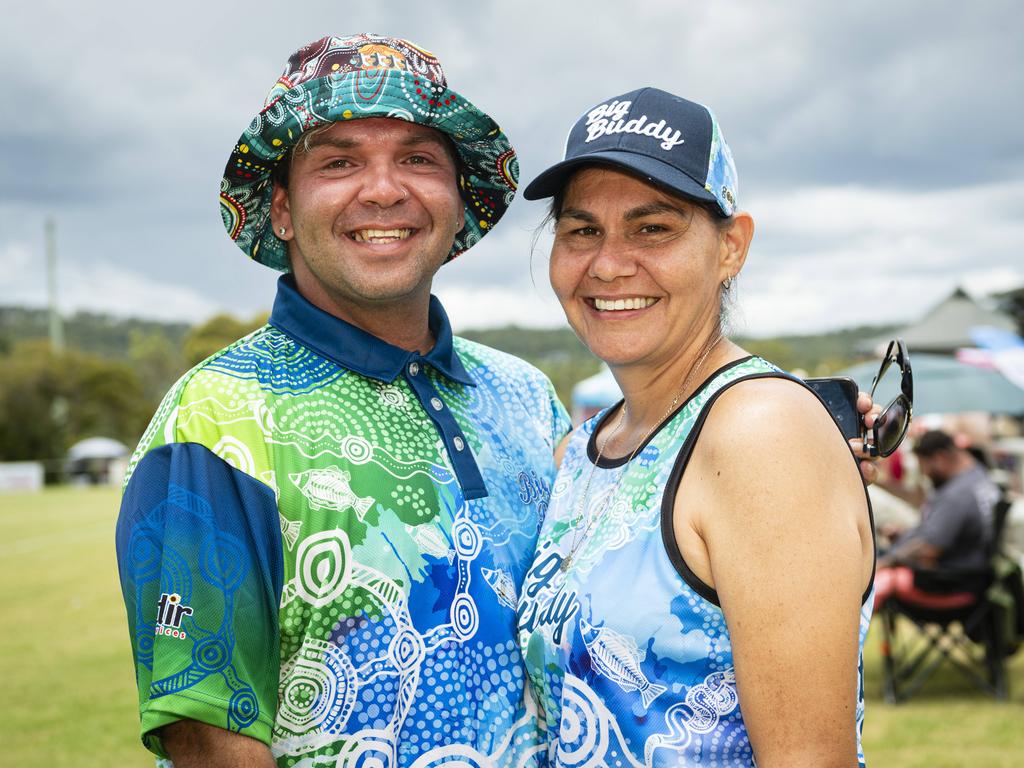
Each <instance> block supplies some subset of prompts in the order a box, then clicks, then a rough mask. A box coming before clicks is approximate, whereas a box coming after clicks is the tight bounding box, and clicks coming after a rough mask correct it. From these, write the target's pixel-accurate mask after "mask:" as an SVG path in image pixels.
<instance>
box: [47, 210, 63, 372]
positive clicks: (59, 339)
mask: <svg viewBox="0 0 1024 768" xmlns="http://www.w3.org/2000/svg"><path fill="white" fill-rule="evenodd" d="M44 228H45V230H46V286H47V292H48V294H49V295H48V298H49V305H50V348H51V349H53V351H54V352H55V353H56V354H58V355H59V354H61V353H62V352H63V351H64V322H63V321H62V320H61V317H60V312H58V311H57V222H56V221H55V220H54V218H53V217H52V216H47V217H46V223H45V224H44Z"/></svg>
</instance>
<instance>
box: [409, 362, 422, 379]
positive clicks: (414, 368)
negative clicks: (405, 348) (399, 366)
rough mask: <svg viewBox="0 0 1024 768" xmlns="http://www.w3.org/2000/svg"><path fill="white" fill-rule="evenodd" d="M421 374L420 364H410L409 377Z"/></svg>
mask: <svg viewBox="0 0 1024 768" xmlns="http://www.w3.org/2000/svg"><path fill="white" fill-rule="evenodd" d="M419 372H420V364H419V363H409V375H410V376H415V375H416V374H417V373H419Z"/></svg>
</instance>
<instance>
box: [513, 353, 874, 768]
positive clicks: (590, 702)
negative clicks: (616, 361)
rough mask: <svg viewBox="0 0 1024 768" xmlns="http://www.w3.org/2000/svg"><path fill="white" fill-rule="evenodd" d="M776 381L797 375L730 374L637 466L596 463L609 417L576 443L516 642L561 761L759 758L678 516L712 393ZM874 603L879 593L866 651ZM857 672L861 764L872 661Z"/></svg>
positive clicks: (763, 366) (667, 426) (727, 650)
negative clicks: (597, 436) (677, 533)
mask: <svg viewBox="0 0 1024 768" xmlns="http://www.w3.org/2000/svg"><path fill="white" fill-rule="evenodd" d="M766 376H773V377H787V378H789V377H788V376H787V374H784V373H782V372H780V371H779V370H778V369H777V368H775V367H774V366H772V365H771V364H770V363H767V362H765V361H764V360H762V359H760V358H757V357H751V358H745V359H743V360H740V361H737V362H735V363H731V364H729V365H727V366H725V367H723V368H721V369H720V370H718V371H717V372H715V373H714V374H712V375H711V376H710V377H709V378H708V380H707V381H706V382H705V383H704V385H703V386H702V387H701V388H700V389H698V391H697V392H696V393H695V394H694V395H693V396H692V397H691V398H690V399H689V400H688V401H687V402H686V403H684V404H683V405H682V406H681V407H680V408H679V409H678V410H677V411H676V412H675V413H674V414H672V415H670V416H669V418H668V419H666V421H665V423H664V424H662V425H661V426H660V427H659V428H658V429H657V431H656V432H655V433H654V434H653V435H652V436H651V437H650V438H648V440H647V444H646V445H645V446H643V447H642V448H641V449H640V450H639V452H638V453H637V454H636V455H635V456H634V457H633V458H632V459H631V460H628V461H627V459H626V458H622V459H617V460H610V459H606V458H603V457H602V458H601V461H600V464H599V465H596V466H595V463H594V462H595V460H596V458H597V450H596V448H595V445H594V442H595V441H594V439H593V435H594V432H595V430H596V428H597V426H598V424H599V423H600V421H601V419H602V418H603V417H604V416H605V415H607V412H605V414H603V415H599V416H597V417H595V418H594V419H591V420H590V421H588V422H586V423H585V424H584V425H583V426H582V428H580V429H579V430H577V432H576V434H574V435H573V437H572V438H571V440H570V442H569V445H568V447H567V450H566V453H565V458H564V459H563V461H562V466H561V470H560V471H559V473H558V478H557V480H556V481H555V486H554V489H553V491H552V494H551V506H550V507H549V509H548V512H547V516H546V518H545V520H544V523H543V527H542V529H541V534H540V539H539V541H538V549H537V555H536V558H535V560H534V564H533V566H532V568H531V569H530V571H529V572H528V573H527V577H526V581H525V583H524V585H523V590H522V596H521V599H520V604H519V639H520V643H521V645H522V648H523V655H524V658H525V661H526V666H527V673H528V675H529V678H530V682H531V687H532V693H533V696H534V699H535V701H536V702H537V705H538V707H539V708H540V709H541V714H542V717H541V721H542V722H543V723H545V724H546V726H547V749H548V757H549V760H550V763H551V764H552V765H557V766H624V767H627V768H640V767H641V766H681V765H691V764H700V765H709V766H749V765H753V764H754V760H753V752H752V750H751V746H750V741H749V739H748V738H747V731H746V727H745V726H744V723H743V716H742V714H741V712H740V707H739V702H738V699H737V695H736V676H735V673H734V670H733V657H732V647H731V643H730V639H729V633H728V630H727V628H726V624H725V618H724V616H723V614H722V610H721V608H720V607H719V605H718V602H717V595H716V594H715V592H714V590H712V589H710V588H709V587H708V586H707V585H706V584H704V583H703V582H701V581H700V580H699V579H697V577H696V576H695V575H694V574H693V573H692V572H690V571H689V569H688V568H687V567H686V564H685V562H684V561H683V558H682V556H681V555H680V553H679V550H678V548H677V546H676V544H675V537H674V534H673V531H672V509H673V504H674V498H675V490H676V488H677V487H678V484H679V480H680V478H681V477H682V473H683V470H684V469H685V464H686V461H687V460H688V458H689V455H690V453H691V451H692V448H693V444H694V442H695V441H696V438H697V435H698V434H699V432H700V428H701V426H702V424H703V421H704V418H705V417H706V414H707V411H708V409H709V408H710V406H711V404H712V403H713V402H714V399H715V398H716V397H717V396H718V395H719V394H721V393H722V392H723V391H724V390H725V389H726V388H728V387H729V386H731V385H733V384H735V383H737V382H739V381H743V380H745V379H750V378H762V377H766ZM865 496H866V494H865ZM584 502H585V503H586V506H587V507H588V508H587V509H583V504H584ZM594 516H596V517H594ZM591 520H596V522H594V523H593V524H590V523H589V521H591ZM588 524H590V528H589V532H588V533H587V534H586V536H585V537H584V536H583V532H584V531H585V530H587V527H588ZM794 546H796V543H794ZM570 552H572V553H573V555H572V557H571V564H570V565H569V567H568V569H567V570H566V569H563V567H562V565H563V562H564V561H565V558H566V556H567V555H568V554H569V553H570ZM869 598H870V590H869V594H865V595H864V598H863V602H862V607H861V620H860V650H861V652H863V648H864V639H865V636H866V635H867V628H868V623H869V621H870V618H871V600H870V599H869ZM858 677H859V683H860V684H859V685H858V696H857V719H856V728H857V744H858V752H859V755H860V762H861V764H862V765H863V762H864V760H863V752H862V751H861V749H860V732H861V725H862V722H863V712H864V707H863V701H864V695H863V665H862V664H860V665H859V667H858ZM784 716H785V713H781V712H780V717H784Z"/></svg>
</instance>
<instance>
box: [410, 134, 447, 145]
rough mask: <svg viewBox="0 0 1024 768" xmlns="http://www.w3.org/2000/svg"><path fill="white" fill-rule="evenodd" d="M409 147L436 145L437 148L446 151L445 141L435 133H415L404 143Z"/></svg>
mask: <svg viewBox="0 0 1024 768" xmlns="http://www.w3.org/2000/svg"><path fill="white" fill-rule="evenodd" d="M402 144H404V145H405V146H407V147H411V146H415V145H418V144H436V145H437V146H439V147H441V148H442V149H445V141H444V139H443V138H441V137H440V136H439V135H437V134H436V133H434V132H430V133H414V134H412V135H411V136H407V137H406V138H405V139H404V140H403V141H402Z"/></svg>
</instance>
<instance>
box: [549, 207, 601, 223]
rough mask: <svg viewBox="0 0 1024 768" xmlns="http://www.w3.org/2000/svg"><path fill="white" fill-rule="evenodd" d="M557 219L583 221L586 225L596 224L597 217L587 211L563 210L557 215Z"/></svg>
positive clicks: (577, 209)
mask: <svg viewBox="0 0 1024 768" xmlns="http://www.w3.org/2000/svg"><path fill="white" fill-rule="evenodd" d="M558 218H559V219H564V218H570V219H579V220H580V221H585V222H587V223H588V224H596V223H597V217H596V216H594V214H592V213H590V212H589V211H584V210H582V209H581V208H563V209H562V212H561V213H560V214H559V215H558Z"/></svg>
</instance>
